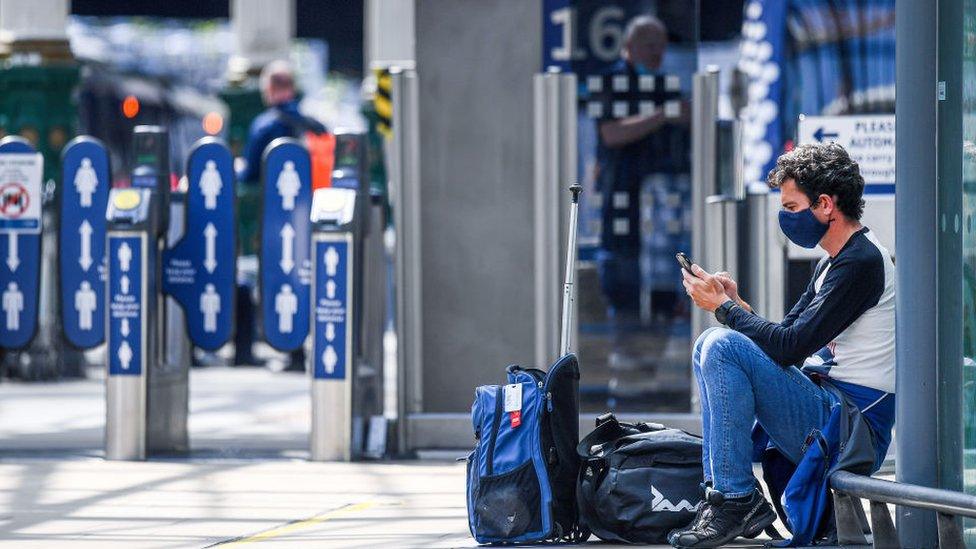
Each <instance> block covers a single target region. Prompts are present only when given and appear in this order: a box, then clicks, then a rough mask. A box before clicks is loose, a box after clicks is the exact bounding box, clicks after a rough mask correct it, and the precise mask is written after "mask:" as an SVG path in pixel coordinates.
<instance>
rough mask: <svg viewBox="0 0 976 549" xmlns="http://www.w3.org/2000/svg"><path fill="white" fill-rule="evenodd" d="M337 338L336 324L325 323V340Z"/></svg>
mask: <svg viewBox="0 0 976 549" xmlns="http://www.w3.org/2000/svg"><path fill="white" fill-rule="evenodd" d="M333 339H335V324H333V323H331V322H329V323H328V324H326V325H325V340H326V341H330V342H331V341H332V340H333Z"/></svg>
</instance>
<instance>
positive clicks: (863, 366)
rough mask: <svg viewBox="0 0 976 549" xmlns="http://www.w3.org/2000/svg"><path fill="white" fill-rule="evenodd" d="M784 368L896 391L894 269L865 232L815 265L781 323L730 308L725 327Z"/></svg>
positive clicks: (885, 254) (866, 231) (862, 230)
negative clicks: (809, 369) (816, 371)
mask: <svg viewBox="0 0 976 549" xmlns="http://www.w3.org/2000/svg"><path fill="white" fill-rule="evenodd" d="M725 324H726V325H727V326H728V327H729V328H732V329H733V330H736V331H738V332H741V333H742V334H744V335H746V336H748V337H749V338H750V339H752V340H753V341H754V342H755V343H756V344H757V345H758V346H759V348H761V349H762V350H763V351H764V352H765V353H766V354H767V355H769V357H770V358H772V359H773V360H774V361H776V362H778V363H779V364H781V365H783V366H788V365H801V363H805V364H807V365H813V366H818V367H820V369H822V370H826V371H827V373H828V375H829V376H830V377H831V378H832V379H834V380H837V381H840V382H844V383H851V384H855V385H860V386H863V387H869V388H872V389H876V390H878V391H882V392H885V393H894V391H895V267H894V264H893V263H892V261H891V254H890V253H888V250H887V249H885V247H884V246H883V245H882V244H881V243H880V242H878V239H877V238H876V237H875V236H874V234H873V233H872V232H871V231H870V230H869V229H868V228H867V227H864V228H862V229H861V230H859V231H857V232H856V233H854V234H853V235H852V236H851V238H850V239H849V240H848V241H847V243H846V244H845V245H844V247H843V248H842V249H841V250H840V252H838V253H837V255H836V256H834V257H825V258H824V259H822V260H821V261H820V263H819V264H818V265H817V269H816V271H815V272H814V275H813V278H812V279H811V281H810V284H809V285H808V286H807V289H806V291H805V292H804V293H803V295H802V296H801V297H800V300H799V301H797V303H796V305H794V306H793V309H792V310H791V311H790V312H789V314H787V315H786V318H784V319H783V321H782V322H778V323H777V322H770V321H769V320H766V319H764V318H762V317H760V316H758V315H754V314H751V313H749V312H748V311H746V310H745V309H743V308H741V307H733V308H732V309H731V310H730V311H729V314H728V317H727V318H726V323H725Z"/></svg>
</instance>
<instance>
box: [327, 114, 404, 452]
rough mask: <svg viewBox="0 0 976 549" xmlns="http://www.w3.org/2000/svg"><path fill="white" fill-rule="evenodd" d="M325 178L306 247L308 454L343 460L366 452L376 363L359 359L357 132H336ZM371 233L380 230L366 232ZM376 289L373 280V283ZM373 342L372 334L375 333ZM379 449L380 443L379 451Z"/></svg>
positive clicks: (361, 226)
mask: <svg viewBox="0 0 976 549" xmlns="http://www.w3.org/2000/svg"><path fill="white" fill-rule="evenodd" d="M336 138H337V139H336V170H335V171H334V173H333V179H332V186H331V187H326V188H320V189H316V190H315V191H314V193H313V196H312V207H311V211H310V220H311V223H312V236H311V253H310V257H311V258H312V285H311V302H310V305H311V311H310V316H311V331H312V338H311V339H312V341H311V343H312V352H311V353H310V361H311V366H310V368H309V372H310V375H311V385H312V388H311V395H312V433H311V437H310V450H311V459H312V460H314V461H325V460H343V461H348V460H350V459H353V458H357V457H361V456H362V455H363V454H364V453H365V452H366V448H365V446H366V444H365V443H366V440H365V438H366V437H365V436H366V433H367V423H366V422H367V419H366V418H367V417H368V416H371V415H373V414H376V413H378V412H379V411H381V410H380V408H381V404H380V403H381V400H382V399H381V391H380V389H379V379H380V372H381V368H380V365H379V364H369V363H368V360H367V359H366V353H365V348H364V345H363V341H364V326H365V322H364V321H365V320H366V318H365V317H366V311H365V310H364V307H363V303H364V293H365V292H364V287H363V286H364V283H365V282H364V280H365V277H364V265H365V264H366V262H365V261H364V259H365V246H364V242H365V236H366V234H367V231H368V227H369V221H368V218H369V216H368V211H369V204H368V200H369V196H370V195H369V194H368V182H367V180H366V178H365V177H363V173H364V170H363V167H364V161H365V158H364V155H363V146H364V144H363V141H362V136H361V135H357V134H343V133H337V135H336ZM373 236H375V237H376V238H377V239H378V238H379V237H380V235H378V234H377V235H373ZM372 290H374V292H375V293H381V289H380V288H373V289H372ZM375 343H379V341H375V342H374V344H375ZM378 419H379V421H371V422H370V425H369V430H370V431H372V435H371V439H372V441H373V443H372V444H371V445H370V446H371V448H373V450H372V451H371V452H369V453H370V455H375V453H376V450H375V447H376V446H377V442H376V439H377V437H379V438H380V439H382V441H381V442H380V443H379V445H380V446H382V447H385V438H386V423H385V420H383V418H382V417H379V418H378ZM379 453H380V454H382V450H380V451H379Z"/></svg>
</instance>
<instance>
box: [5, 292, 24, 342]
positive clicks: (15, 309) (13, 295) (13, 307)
mask: <svg viewBox="0 0 976 549" xmlns="http://www.w3.org/2000/svg"><path fill="white" fill-rule="evenodd" d="M23 310H24V293H23V292H21V291H20V289H19V288H18V287H17V283H16V282H10V283H9V284H7V289H6V290H5V291H4V292H3V312H5V313H7V329H8V330H10V331H12V332H15V331H17V330H20V312H21V311H23Z"/></svg>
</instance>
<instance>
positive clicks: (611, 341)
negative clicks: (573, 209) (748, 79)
mask: <svg viewBox="0 0 976 549" xmlns="http://www.w3.org/2000/svg"><path fill="white" fill-rule="evenodd" d="M546 4H547V6H548V7H549V8H550V9H548V10H547V18H548V20H549V21H551V22H552V23H553V24H554V25H555V27H557V28H554V29H553V33H552V39H551V40H550V41H549V42H550V44H549V45H550V46H552V47H553V49H552V50H551V51H552V55H551V59H547V61H546V62H547V63H549V62H551V63H552V64H557V65H560V66H561V67H562V68H563V69H564V70H571V71H573V72H575V73H576V74H577V78H578V82H579V95H578V96H579V110H578V135H579V141H578V153H579V157H578V158H579V174H580V178H581V180H582V184H583V186H584V189H585V191H584V193H583V195H582V203H581V209H580V224H579V252H580V253H579V259H580V261H579V263H578V266H579V272H578V275H577V288H578V292H579V298H578V301H577V303H578V304H579V305H578V306H579V313H578V314H579V331H580V334H579V343H578V353H579V355H580V359H581V361H582V363H583V364H585V365H586V375H585V376H583V379H582V380H581V387H580V393H581V401H582V409H583V411H584V412H603V411H606V410H607V409H608V408H610V409H612V410H616V411H621V412H627V411H633V412H648V411H654V412H663V411H668V412H687V411H689V410H690V394H691V392H690V389H691V379H690V375H689V374H690V369H689V367H688V365H689V363H690V360H691V339H690V338H691V326H690V322H689V302H688V300H687V299H686V298H685V296H684V293H683V289H682V287H681V275H680V271H679V268H678V264H677V263H676V262H675V259H674V255H675V253H676V252H678V251H684V252H690V229H691V227H690V224H691V186H690V178H691V177H690V172H691V163H690V156H691V140H690V128H689V125H690V108H689V105H690V101H691V81H692V75H693V74H694V72H695V70H696V69H697V66H698V34H699V32H698V31H699V29H698V19H699V18H698V2H697V1H694V2H688V1H687V0H637V1H632V0H611V1H607V0H576V1H570V2H558V1H555V0H549V1H547V2H546ZM733 15H734V16H738V17H741V8H738V9H737V10H733ZM733 20H735V17H733ZM739 20H741V19H739ZM556 31H559V32H556ZM735 31H736V32H732V33H731V34H733V35H734V34H736V33H737V29H735ZM728 38H729V37H728V36H725V37H722V39H723V40H724V41H725V43H727V44H728V47H729V50H730V51H731V52H732V53H734V52H735V51H737V42H736V41H735V40H729V39H728Z"/></svg>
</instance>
